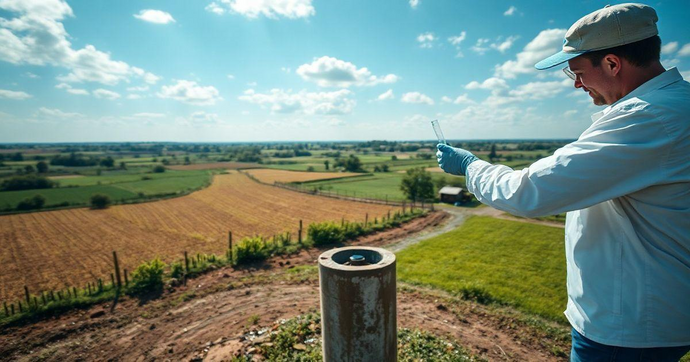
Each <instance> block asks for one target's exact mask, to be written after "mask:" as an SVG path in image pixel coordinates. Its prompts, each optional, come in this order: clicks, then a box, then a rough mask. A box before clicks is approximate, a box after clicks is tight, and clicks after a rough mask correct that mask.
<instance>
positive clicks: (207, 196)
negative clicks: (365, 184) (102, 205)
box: [0, 171, 391, 299]
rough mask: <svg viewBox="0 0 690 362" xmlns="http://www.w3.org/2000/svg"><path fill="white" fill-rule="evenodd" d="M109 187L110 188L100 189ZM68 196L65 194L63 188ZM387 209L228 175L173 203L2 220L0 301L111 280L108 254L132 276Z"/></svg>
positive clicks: (371, 215)
mask: <svg viewBox="0 0 690 362" xmlns="http://www.w3.org/2000/svg"><path fill="white" fill-rule="evenodd" d="M101 187H111V186H101ZM66 190H67V189H66ZM389 210H391V208H390V207H388V206H384V205H374V204H365V203H357V202H351V201H344V200H337V199H330V198H322V197H318V196H313V195H308V194H303V193H298V192H292V191H288V190H283V189H278V188H275V187H272V186H267V185H262V184H259V183H257V182H255V181H252V180H251V179H249V178H248V177H247V176H246V175H243V174H240V173H238V172H235V171H232V172H231V173H230V174H225V175H217V176H215V177H214V181H213V183H212V184H211V186H210V187H208V188H206V189H204V190H201V191H198V192H195V193H192V194H190V195H187V196H184V197H179V198H175V199H168V200H162V201H156V202H150V203H142V204H135V205H121V206H113V207H110V208H109V209H105V210H90V209H86V208H80V209H69V210H60V211H47V212H37V213H29V214H19V215H5V216H0V245H2V248H0V299H7V298H8V297H12V298H16V297H18V296H20V295H21V293H22V292H23V289H22V288H23V286H24V285H27V286H29V287H30V288H31V290H32V291H39V290H45V289H49V288H55V287H61V286H65V285H81V286H83V285H84V283H86V282H87V281H94V279H95V278H104V280H109V275H110V273H111V271H112V260H111V258H112V251H113V250H115V251H117V252H118V257H119V259H120V262H121V265H122V266H121V268H127V269H128V270H130V271H131V270H132V268H133V267H134V266H137V265H139V264H140V263H141V262H142V261H145V260H150V259H152V258H153V257H155V256H160V257H162V259H163V260H165V261H166V262H170V261H172V260H177V259H180V258H181V257H182V254H183V251H185V250H186V251H189V252H190V253H217V254H222V253H224V252H225V250H226V248H227V245H228V231H232V233H233V238H234V240H239V239H240V238H242V237H244V236H252V235H264V236H271V235H273V234H276V233H280V232H284V231H291V232H292V233H293V235H296V232H297V229H298V227H299V220H300V219H301V220H303V222H304V227H305V228H306V226H307V225H309V223H312V222H317V221H325V220H334V221H337V220H340V219H341V218H345V219H346V220H353V221H354V220H357V221H363V220H364V218H365V214H367V213H368V214H369V218H372V219H373V218H374V217H379V218H380V217H382V216H383V215H385V214H386V213H387V212H388V211H389Z"/></svg>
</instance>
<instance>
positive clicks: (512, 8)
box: [503, 5, 517, 16]
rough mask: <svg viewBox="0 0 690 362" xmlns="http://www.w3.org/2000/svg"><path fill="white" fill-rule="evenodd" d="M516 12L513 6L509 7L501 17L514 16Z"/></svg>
mask: <svg viewBox="0 0 690 362" xmlns="http://www.w3.org/2000/svg"><path fill="white" fill-rule="evenodd" d="M516 11H517V8H516V7H515V6H513V5H511V6H510V7H509V8H508V10H506V11H505V12H504V13H503V15H504V16H512V15H514V14H515V12H516Z"/></svg>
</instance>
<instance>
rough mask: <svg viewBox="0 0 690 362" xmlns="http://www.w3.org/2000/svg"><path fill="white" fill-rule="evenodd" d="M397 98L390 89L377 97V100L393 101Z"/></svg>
mask: <svg viewBox="0 0 690 362" xmlns="http://www.w3.org/2000/svg"><path fill="white" fill-rule="evenodd" d="M393 98H395V96H394V95H393V90H392V89H389V90H387V91H385V92H383V93H381V94H379V96H378V97H376V99H377V100H379V101H385V100H387V99H393Z"/></svg>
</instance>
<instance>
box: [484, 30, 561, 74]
mask: <svg viewBox="0 0 690 362" xmlns="http://www.w3.org/2000/svg"><path fill="white" fill-rule="evenodd" d="M565 32H566V30H565V29H547V30H542V31H541V32H540V33H539V34H538V35H537V36H536V37H535V38H534V39H532V41H530V42H529V43H528V44H527V45H526V46H525V47H524V49H523V50H522V51H521V52H520V53H518V54H517V56H516V59H515V60H509V61H507V62H505V63H503V64H500V65H496V67H495V69H494V74H495V76H497V77H501V78H508V79H513V78H515V77H516V76H517V75H518V74H529V73H534V72H536V69H535V68H534V64H536V63H537V62H538V61H540V60H542V59H544V58H546V57H548V56H551V55H552V54H555V53H556V52H558V51H559V50H561V48H562V44H563V36H564V35H565Z"/></svg>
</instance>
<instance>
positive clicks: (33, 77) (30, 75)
mask: <svg viewBox="0 0 690 362" xmlns="http://www.w3.org/2000/svg"><path fill="white" fill-rule="evenodd" d="M24 75H25V76H27V77H29V78H31V79H39V78H41V77H39V76H37V75H36V74H34V73H31V72H26V73H24Z"/></svg>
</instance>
